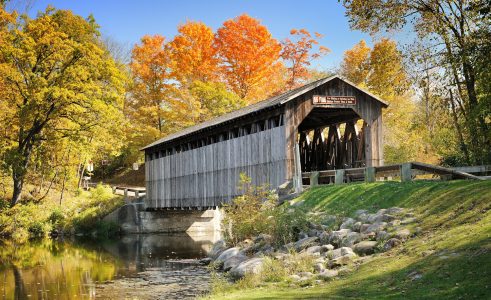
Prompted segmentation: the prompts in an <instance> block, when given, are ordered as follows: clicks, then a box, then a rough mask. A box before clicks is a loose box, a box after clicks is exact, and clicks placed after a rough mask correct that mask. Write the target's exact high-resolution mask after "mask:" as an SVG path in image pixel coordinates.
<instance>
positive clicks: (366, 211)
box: [355, 209, 368, 218]
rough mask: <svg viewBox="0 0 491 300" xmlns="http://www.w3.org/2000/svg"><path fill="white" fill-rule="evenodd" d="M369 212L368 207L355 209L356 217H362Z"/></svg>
mask: <svg viewBox="0 0 491 300" xmlns="http://www.w3.org/2000/svg"><path fill="white" fill-rule="evenodd" d="M367 213H368V210H366V209H358V210H357V211H355V218H358V217H360V216H361V215H366V214H367Z"/></svg>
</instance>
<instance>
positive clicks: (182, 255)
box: [0, 234, 218, 299]
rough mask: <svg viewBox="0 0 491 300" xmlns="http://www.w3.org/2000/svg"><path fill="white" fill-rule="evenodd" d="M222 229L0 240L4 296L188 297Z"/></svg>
mask: <svg viewBox="0 0 491 300" xmlns="http://www.w3.org/2000/svg"><path fill="white" fill-rule="evenodd" d="M217 239H218V235H217V234H214V235H202V236H194V237H191V236H189V235H187V234H179V235H161V234H155V235H131V236H125V237H123V238H121V239H120V240H117V241H110V242H100V243H95V242H82V241H67V240H65V241H52V240H44V241H40V242H32V243H30V244H24V245H20V246H19V245H15V244H13V243H11V242H3V243H0V299H187V298H194V297H196V296H197V295H201V294H203V293H205V292H206V291H207V290H208V288H209V277H210V275H209V273H208V271H207V269H206V267H204V266H201V265H200V264H199V263H198V260H197V259H198V258H201V257H204V256H205V255H206V253H207V251H209V249H210V248H211V245H212V243H213V242H214V241H216V240H217Z"/></svg>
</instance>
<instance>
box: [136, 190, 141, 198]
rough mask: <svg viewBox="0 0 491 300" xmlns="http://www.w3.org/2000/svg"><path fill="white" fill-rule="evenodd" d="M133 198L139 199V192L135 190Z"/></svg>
mask: <svg viewBox="0 0 491 300" xmlns="http://www.w3.org/2000/svg"><path fill="white" fill-rule="evenodd" d="M135 197H136V198H138V197H140V192H139V191H138V190H135Z"/></svg>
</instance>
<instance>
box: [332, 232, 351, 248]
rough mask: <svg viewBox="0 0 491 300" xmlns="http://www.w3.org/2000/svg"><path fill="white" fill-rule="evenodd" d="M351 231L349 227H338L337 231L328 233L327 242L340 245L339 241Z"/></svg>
mask: <svg viewBox="0 0 491 300" xmlns="http://www.w3.org/2000/svg"><path fill="white" fill-rule="evenodd" d="M349 232H351V230H350V229H340V230H337V231H333V232H331V233H330V234H329V242H330V243H331V244H334V245H338V246H339V245H340V244H341V241H342V240H343V238H344V237H345V236H347V235H348V233H349Z"/></svg>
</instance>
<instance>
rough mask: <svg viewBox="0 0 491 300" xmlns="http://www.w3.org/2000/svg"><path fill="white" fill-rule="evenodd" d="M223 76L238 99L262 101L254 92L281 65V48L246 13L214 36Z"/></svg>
mask: <svg viewBox="0 0 491 300" xmlns="http://www.w3.org/2000/svg"><path fill="white" fill-rule="evenodd" d="M215 46H216V49H217V51H218V55H219V57H220V59H221V62H222V63H221V69H222V72H223V77H224V79H225V80H226V82H227V83H228V85H229V86H230V88H231V89H232V91H234V92H235V93H236V94H237V95H239V97H241V98H242V99H246V100H247V101H248V102H255V101H257V100H261V99H260V98H262V97H263V96H264V95H260V94H257V93H256V92H257V91H258V90H260V89H261V85H264V84H266V83H267V82H268V80H269V78H270V77H271V75H272V74H273V73H275V71H276V70H277V69H278V67H279V66H280V63H279V62H278V59H279V55H280V51H281V45H280V43H279V42H278V41H277V40H276V39H274V38H273V37H272V36H271V33H270V32H269V30H268V29H267V28H266V26H264V25H262V24H261V23H260V22H259V20H257V19H254V18H252V17H250V16H248V15H246V14H244V15H241V16H238V17H236V18H235V19H232V20H227V21H225V22H224V23H223V25H222V27H220V28H219V29H218V30H217V33H216V35H215Z"/></svg>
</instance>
